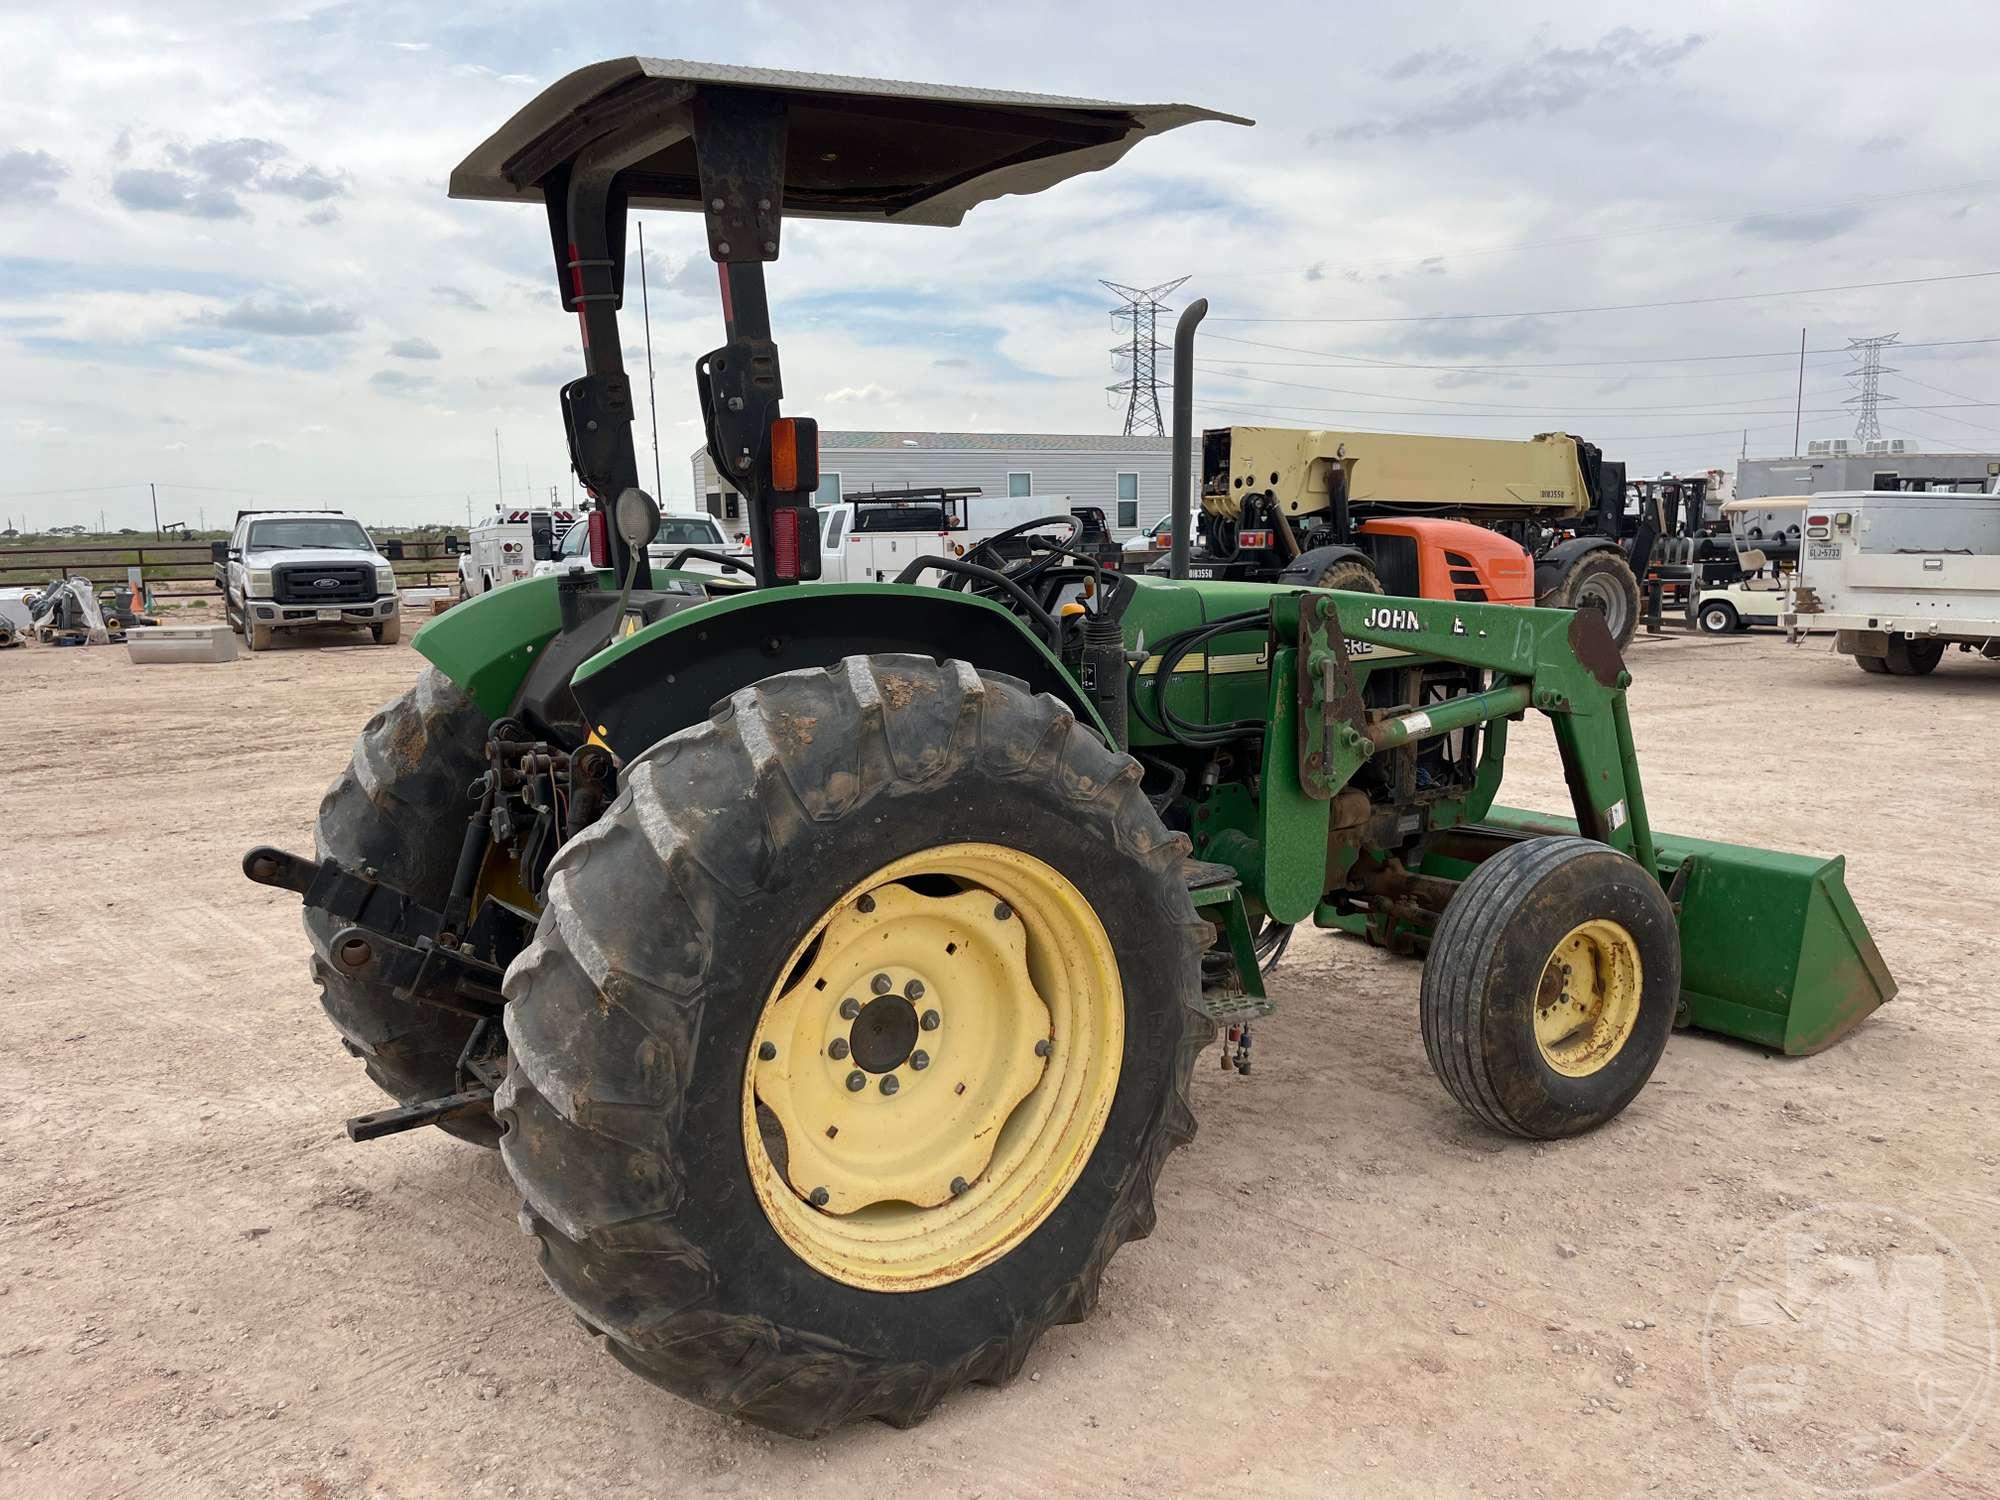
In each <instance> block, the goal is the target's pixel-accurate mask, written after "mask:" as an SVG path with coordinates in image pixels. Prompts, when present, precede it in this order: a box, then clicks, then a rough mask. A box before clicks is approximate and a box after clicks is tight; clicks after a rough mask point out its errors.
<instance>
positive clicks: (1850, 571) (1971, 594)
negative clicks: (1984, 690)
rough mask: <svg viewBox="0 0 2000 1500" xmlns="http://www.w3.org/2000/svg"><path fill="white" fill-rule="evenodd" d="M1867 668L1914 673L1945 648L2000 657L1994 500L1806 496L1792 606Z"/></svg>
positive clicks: (1794, 630) (1800, 629)
mask: <svg viewBox="0 0 2000 1500" xmlns="http://www.w3.org/2000/svg"><path fill="white" fill-rule="evenodd" d="M1781 623H1783V625H1784V626H1785V629H1786V633H1787V634H1788V635H1789V636H1790V637H1791V638H1792V639H1793V640H1797V639H1798V638H1799V637H1800V636H1802V635H1804V634H1805V633H1806V632H1807V631H1809V630H1810V631H1826V630H1831V631H1834V632H1835V633H1836V634H1835V636H1834V647H1835V649H1836V650H1838V651H1841V652H1844V653H1846V654H1847V655H1849V656H1852V657H1853V658H1854V659H1855V661H1856V663H1857V664H1859V665H1860V667H1861V669H1862V670H1863V671H1866V672H1878V673H1893V674H1894V675H1896V676H1899V677H1921V676H1923V675H1924V674H1925V673H1927V672H1930V671H1932V670H1933V669H1934V668H1936V666H1937V664H1938V662H1939V661H1941V660H1942V659H1943V657H1944V653H1945V651H1946V649H1947V648H1948V647H1951V646H1954V645H1955V646H1957V647H1958V648H1959V649H1960V650H1962V651H1968V652H1977V653H1979V654H1981V655H1984V656H1986V657H1987V658H1989V659H1992V660H2000V496H1996V495H1992V494H1983V495H1967V494H1953V493H1948V492H1945V491H1939V490H1931V491H1914V492H1913V491H1909V490H1898V491H1868V490H1851V491H1839V492H1833V493H1828V494H1820V495H1815V496H1813V497H1812V504H1811V505H1810V506H1808V507H1807V510H1806V516H1805V535H1804V538H1803V545H1802V546H1801V549H1800V553H1799V571H1798V576H1797V582H1796V584H1795V586H1794V588H1793V596H1792V608H1791V610H1789V611H1788V612H1787V613H1786V614H1785V615H1784V616H1783V618H1782V622H1781Z"/></svg>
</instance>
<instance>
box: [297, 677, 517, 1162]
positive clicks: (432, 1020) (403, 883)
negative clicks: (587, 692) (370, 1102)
mask: <svg viewBox="0 0 2000 1500" xmlns="http://www.w3.org/2000/svg"><path fill="white" fill-rule="evenodd" d="M488 723H489V721H488V720H487V717H486V715H485V714H483V713H481V712H480V711H479V709H478V707H477V706H476V705H475V704H474V703H473V701H472V700H471V699H470V698H468V697H467V696H466V695H465V693H464V692H463V691H462V690H461V689H460V688H459V687H458V686H457V684H455V683H454V682H452V681H451V679H450V678H448V677H446V676H445V675H444V674H443V673H441V672H439V671H438V670H437V669H436V668H435V667H426V668H425V669H424V672H423V675H422V676H421V677H419V678H418V679H417V685H416V686H415V687H413V688H411V689H410V690H409V691H408V692H407V693H405V694H403V696H402V697H400V698H398V699H396V700H395V701H394V702H392V703H389V704H387V705H386V706H384V707H383V708H382V710H381V711H380V712H379V713H377V714H376V715H375V716H374V717H373V718H371V719H370V720H369V721H368V723H367V726H366V727H365V728H363V730H362V731H361V736H360V738H359V739H357V740H356V741H355V744H354V755H353V758H352V759H351V760H350V761H349V762H348V766H347V769H346V770H344V771H342V772H341V773H340V777H339V779H338V780H337V781H335V782H334V784H333V786H332V787H331V788H329V789H328V791H327V794H326V796H325V797H324V798H322V799H321V801H320V805H319V822H318V824H317V825H316V826H315V829H314V835H313V842H314V847H315V848H316V850H317V851H318V854H319V857H320V858H321V859H337V860H339V861H340V862H341V863H342V864H343V865H346V866H347V867H348V868H350V869H355V870H361V869H370V870H373V871H374V872H375V876H376V878H377V879H379V880H380V881H382V882H383V884H385V885H389V886H393V887H394V888H396V889H397V890H399V891H403V892H405V893H406V894H408V895H410V896H413V897H415V898H416V899H417V900H418V901H421V902H424V903H425V904H426V905H429V906H432V907H440V906H443V905H444V903H445V899H446V897H448V896H449V895H450V894H451V880H452V874H453V872H454V871H455V870H456V868H457V865H458V854H459V849H460V847H461V845H462V844H463V842H464V838H465V825H466V820H467V818H469V817H470V816H471V813H472V810H473V809H472V804H471V802H470V801H469V800H468V798H467V796H466V791H467V788H468V787H469V786H470V785H471V782H472V779H473V777H475V776H477V775H478V774H479V773H480V771H481V770H482V769H483V768H484V766H485V763H486V761H485V746H486V734H487V728H488ZM305 922H306V933H307V935H308V936H309V937H310V938H311V939H312V946H313V956H312V960H311V963H312V977H313V982H314V983H315V984H317V985H318V986H319V989H320V1004H321V1005H322V1006H323V1007H324V1008H325V1010H326V1013H327V1016H328V1017H329V1018H330V1019H331V1020H332V1022H333V1024H334V1025H335V1026H337V1027H338V1028H339V1029H340V1035H341V1039H342V1041H343V1042H344V1043H345V1044H346V1047H347V1050H348V1051H349V1052H351V1053H353V1054H354V1055H355V1056H356V1057H358V1058H360V1059H361V1062H362V1066H363V1067H365V1068H366V1069H367V1070H368V1076H369V1077H370V1078H371V1079H373V1080H374V1081H375V1083H376V1085H377V1086H378V1087H379V1088H381V1090H382V1091H383V1092H384V1093H386V1094H389V1095H390V1096H392V1097H393V1098H395V1099H397V1100H398V1101H400V1102H401V1103H404V1104H415V1103H418V1102H420V1101H422V1100H426V1099H436V1098H440V1097H442V1096H444V1095H446V1094H449V1093H453V1092H455V1091H456V1090H457V1088H458V1083H457V1066H458V1057H459V1053H460V1052H462V1051H463V1050H464V1048H465V1043H466V1039H467V1038H468V1037H470V1036H471V1035H472V1027H473V1022H472V1020H471V1019H470V1018H468V1017H465V1016H461V1015H458V1014H456V1013H455V1012H452V1011H448V1010H440V1009H438V1008H437V1007H436V1006H431V1005H420V1004H417V1003H414V1002H412V1001H408V1000H398V999H397V998H396V996H395V994H394V993H393V992H392V991H391V990H390V988H389V986H388V985H386V984H381V983H371V982H367V981H363V980H359V979H355V978H352V977H350V976H348V975H346V974H343V973H341V972H340V970H338V969H337V968H335V967H334V965H333V963H332V960H331V957H330V951H331V946H332V943H333V938H334V935H335V934H336V933H337V932H338V931H339V930H340V929H341V927H342V926H343V925H344V924H343V923H341V922H340V921H339V920H338V919H336V918H334V917H331V916H329V915H327V914H326V913H325V912H322V911H318V910H316V909H314V908H312V907H307V908H306V912H305ZM438 1128H439V1129H441V1130H445V1131H448V1132H449V1133H450V1134H452V1135H455V1136H458V1137H459V1138H460V1139H462V1140H467V1141H471V1142H473V1143H475V1144H476V1145H481V1146H493V1145H497V1144H498V1143H499V1138H500V1132H499V1127H498V1126H497V1125H496V1124H495V1123H494V1121H493V1118H492V1116H491V1115H490V1114H489V1115H483V1116H475V1117H470V1118H460V1119H456V1120H450V1121H446V1122H444V1123H443V1124H441V1125H440V1126H439V1127H438Z"/></svg>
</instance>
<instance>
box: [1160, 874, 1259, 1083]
mask: <svg viewBox="0 0 2000 1500" xmlns="http://www.w3.org/2000/svg"><path fill="white" fill-rule="evenodd" d="M1181 878H1182V880H1184V881H1185V882H1186V883H1187V888H1188V895H1189V896H1190V897H1192V898H1193V900H1194V904H1195V906H1196V907H1197V908H1204V907H1210V906H1220V907H1222V908H1223V911H1222V914H1221V915H1222V931H1223V935H1224V937H1226V938H1227V939H1228V942H1229V952H1230V957H1231V959H1232V960H1233V963H1232V964H1231V966H1230V967H1229V968H1226V969H1224V970H1223V972H1222V973H1220V974H1218V975H1214V976H1213V977H1211V974H1210V971H1209V969H1208V966H1207V964H1206V963H1204V965H1203V973H1202V979H1201V1009H1202V1013H1203V1014H1204V1015H1206V1016H1207V1017H1208V1018H1209V1019H1210V1020H1211V1021H1213V1022H1215V1023H1216V1024H1217V1025H1218V1026H1229V1025H1238V1024H1241V1023H1243V1022H1245V1021H1255V1020H1259V1019H1261V1018H1263V1017H1264V1016H1268V1015H1270V1014H1271V1013H1272V1012H1273V1011H1275V1010H1276V1009H1277V1006H1275V1005H1273V1004H1272V1003H1271V1002H1270V1001H1269V1000H1268V999H1266V998H1265V995H1264V975H1263V971H1262V970H1261V969H1260V968H1259V966H1258V963H1257V944H1256V942H1255V940H1254V939H1253V938H1252V937H1251V935H1250V913H1249V912H1248V911H1247V910H1246V909H1245V908H1244V905H1243V883H1242V881H1241V880H1239V879H1238V878H1237V875H1236V871H1235V870H1233V869H1231V868H1230V867H1229V866H1228V865H1219V864H1214V863H1211V862H1210V861H1208V860H1203V859H1184V860H1182V861H1181ZM1246 1071H1247V1070H1246Z"/></svg>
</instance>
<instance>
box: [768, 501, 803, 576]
mask: <svg viewBox="0 0 2000 1500" xmlns="http://www.w3.org/2000/svg"><path fill="white" fill-rule="evenodd" d="M771 572H772V574H773V576H775V577H778V578H797V577H798V576H799V513H798V510H797V509H796V508H795V507H793V506H790V505H785V506H780V507H779V508H778V509H776V510H774V511H772V512H771Z"/></svg>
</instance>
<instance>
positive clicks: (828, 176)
mask: <svg viewBox="0 0 2000 1500" xmlns="http://www.w3.org/2000/svg"><path fill="white" fill-rule="evenodd" d="M726 94H727V95H738V96H741V95H745V94H749V95H757V96H761V97H762V98H763V99H765V100H767V101H768V100H775V101H778V102H781V103H782V105H783V108H784V111H785V155H784V181H783V195H784V213H785V214H786V216H787V217H803V218H813V219H851V220H873V221H881V222H887V223H899V224H941V225H953V224H957V223H958V222H959V221H960V220H961V219H963V218H964V217H965V211H966V210H967V209H969V208H972V207H974V206H975V205H977V204H980V203H983V202H985V201H987V200H988V199H990V198H998V197H1001V196H1003V195H1005V194H1008V193H1034V192H1040V191H1041V190H1042V189H1043V188H1047V187H1053V186H1054V185H1055V184H1056V183H1058V182H1061V181H1063V180H1064V179H1065V178H1069V177H1074V176H1077V175H1078V174H1080V173H1083V172H1095V171H1098V170H1100V169H1102V168H1104V167H1108V166H1110V165H1111V164H1112V163H1113V162H1115V161H1117V160H1118V158H1119V157H1121V156H1123V155H1124V154H1125V153H1126V152H1127V151H1128V150H1130V149H1131V147H1132V146H1133V144H1134V143H1135V142H1137V141H1138V140H1140V139H1141V138H1142V137H1144V136H1148V135H1155V134H1158V133H1159V132H1161V131H1164V130H1172V129H1174V128H1175V127H1176V126H1179V125H1187V124H1191V123H1193V122H1195V121H1197V120H1220V121H1226V122H1229V123H1233V124H1238V125H1248V124H1250V123H1251V122H1250V121H1249V120H1246V119H1243V118H1241V117H1240V116H1237V115H1227V114H1220V113H1217V112H1216V111H1213V110H1206V109H1198V108H1196V107H1194V106H1193V105H1187V104H1114V103H1110V102H1107V101H1105V100H1100V99H1068V98H1062V97H1059V96H1056V95H1051V94H1022V93H1013V92H1009V91H1005V90H999V89H973V88H957V87H952V86H948V85H942V84H929V83H899V82H893V81H889V80H883V79H875V78H843V77H836V76H833V75H829V74H823V73H790V72H782V71H779V70H776V69H772V68H739V67H731V66H726V65H723V64H716V63H694V62H680V61H675V60H672V59H661V58H651V57H624V58H616V59H613V60H612V61H609V62H601V63H593V64H591V65H590V66H589V67H586V68H579V69H578V70H577V71H576V72H574V73H571V74H570V75H569V76H568V77H566V78H563V79H560V80H558V81H557V82H555V83H553V84H551V85H550V86H549V87H548V88H546V89H544V90H543V91H542V93H541V94H540V95H539V96H537V97H536V98H535V99H533V100H532V101H530V102H529V103H528V104H527V105H526V106H525V107H523V108H522V109H521V110H520V111H519V112H518V113H516V114H515V116H514V117H513V118H512V119H511V120H509V121H508V122H507V123H506V124H505V125H503V126H502V127H501V128H500V129H499V130H497V131H495V132H494V134H493V135H492V136H491V137H489V138H488V139H487V140H486V142H485V143H484V144H483V145H481V146H480V147H479V148H478V149H477V150H475V151H474V152H473V153H472V154H471V155H470V156H468V157H466V158H465V160H464V161H462V162H460V163H459V165H458V168H457V170H456V171H454V172H453V173H452V174H451V196H452V197H454V198H485V199H495V200H503V201H517V200H526V201H530V202H537V201H540V200H541V198H542V189H543V184H544V182H546V181H547V180H548V179H549V177H550V176H551V174H552V173H555V172H558V171H560V170H561V169H562V168H564V167H565V166H568V165H570V164H572V163H574V162H575V161H576V159H577V157H578V156H579V155H580V154H581V153H582V152H583V151H584V150H585V149H586V148H588V147H591V146H592V145H593V144H594V143H597V142H600V141H603V140H605V139H606V138H608V137H611V136H613V135H617V136H620V137H623V138H626V139H634V138H644V139H645V140H646V142H647V149H646V150H645V151H644V152H643V154H641V155H639V156H638V158H637V159H635V160H632V161H630V162H629V163H628V164H626V165H625V166H624V167H623V168H622V170H621V171H620V172H619V174H618V180H619V185H620V187H621V188H622V189H623V191H624V193H625V195H626V197H627V201H628V202H629V204H630V206H631V207H633V208H669V209H686V210H690V211H698V210H700V209H701V207H702V200H701V184H700V178H699V174H698V172H697V169H696V161H695V151H694V142H693V132H694V129H695V121H696V119H697V118H698V109H697V106H698V103H699V101H700V100H701V99H702V97H703V96H707V97H708V98H709V99H711V100H712V99H714V98H715V97H716V96H718V95H726ZM676 122H679V123H680V124H681V126H682V128H680V129H678V130H676V129H674V128H673V127H674V125H675V124H676ZM648 126H651V127H653V128H652V129H651V130H648V129H647V127H648Z"/></svg>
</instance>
